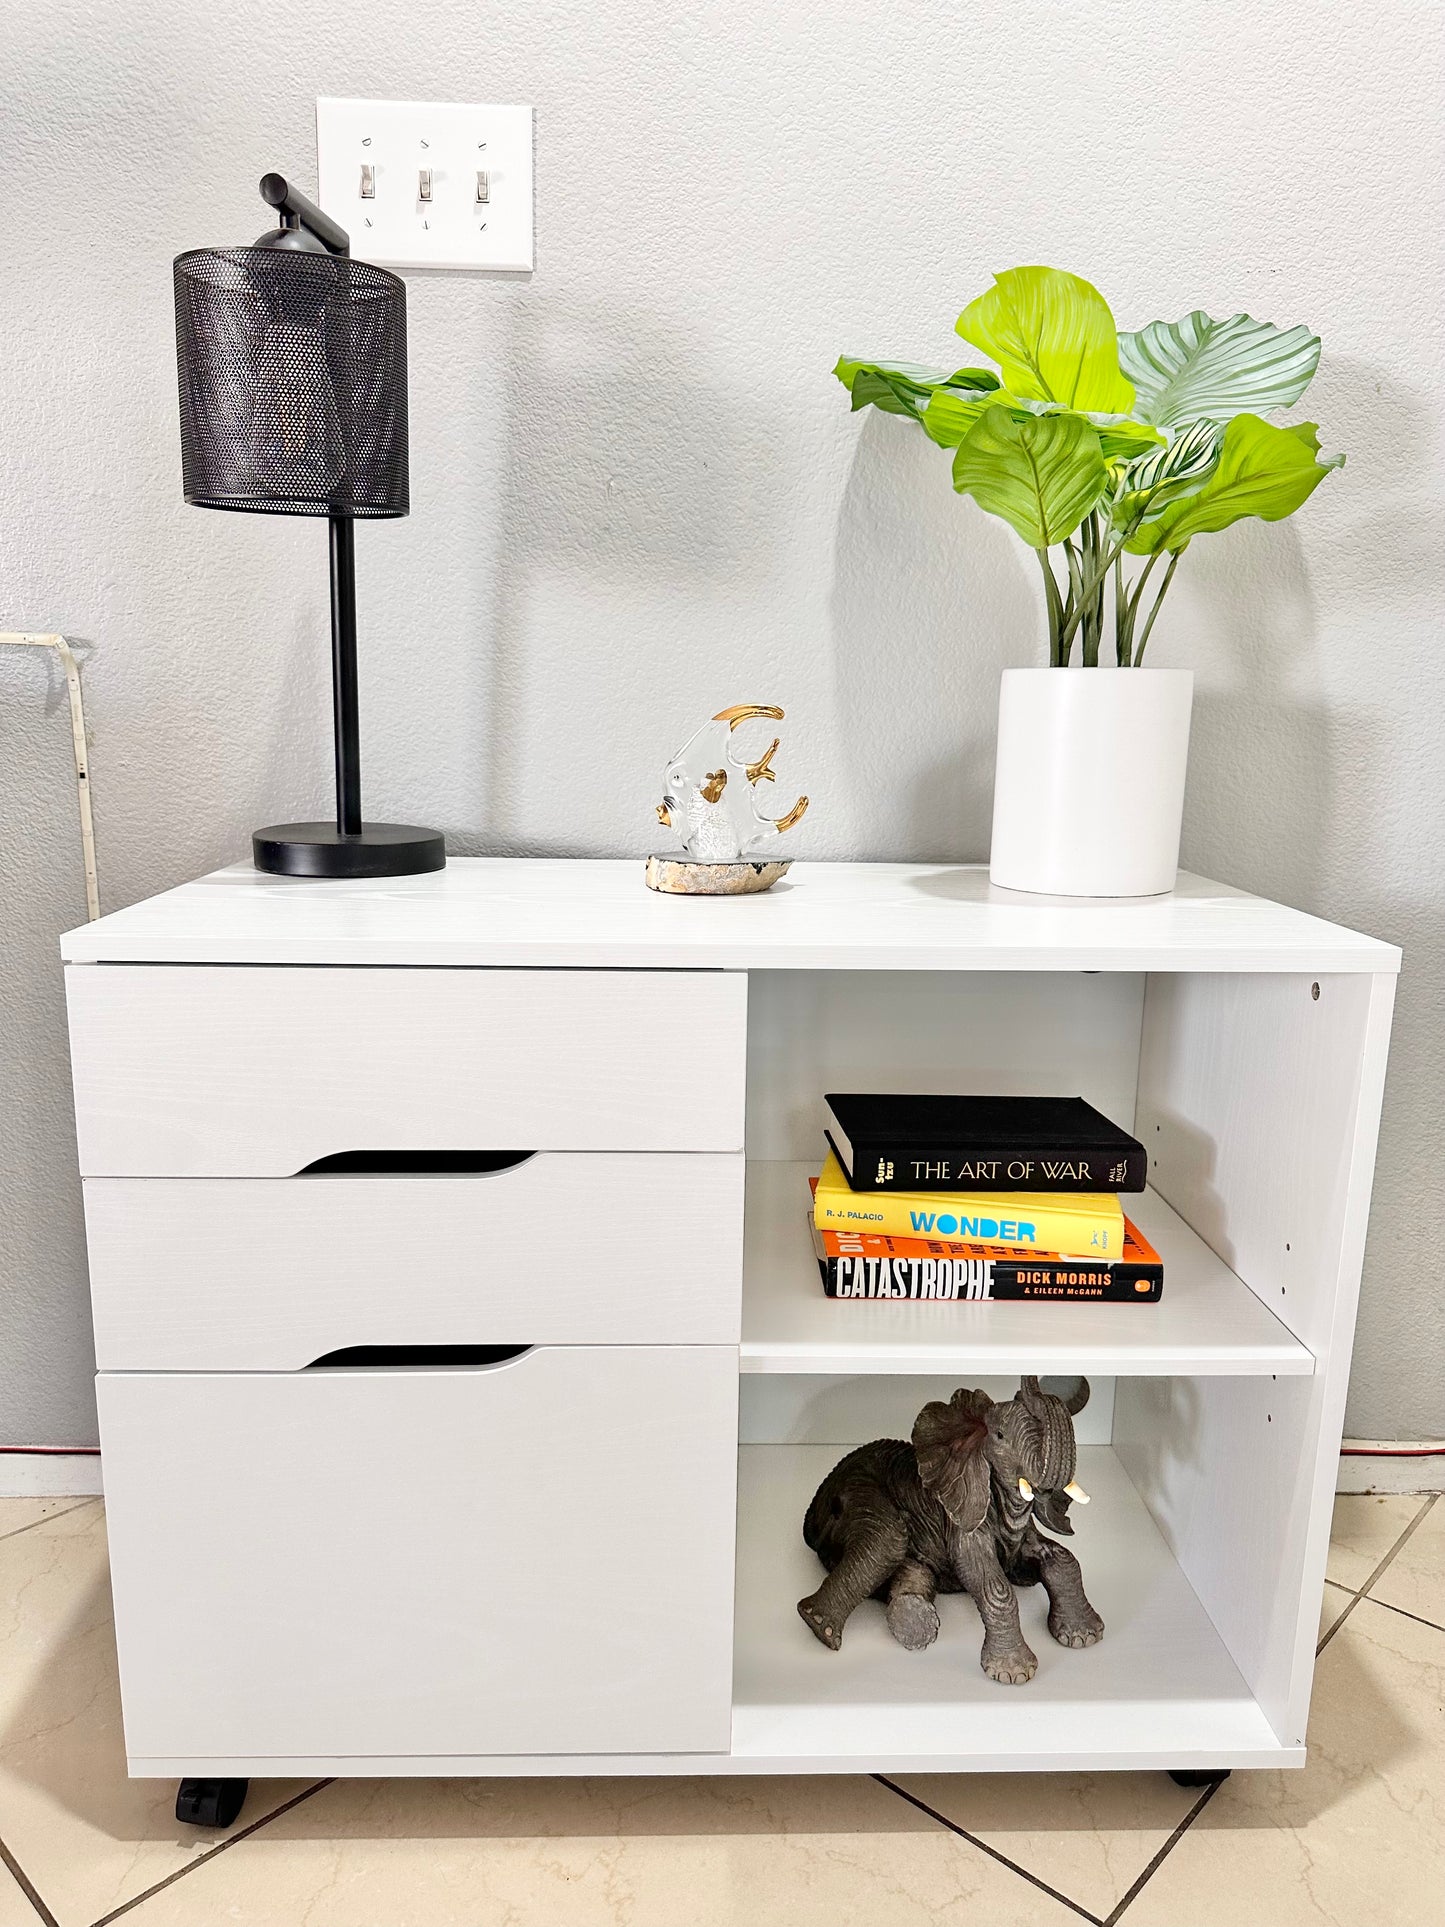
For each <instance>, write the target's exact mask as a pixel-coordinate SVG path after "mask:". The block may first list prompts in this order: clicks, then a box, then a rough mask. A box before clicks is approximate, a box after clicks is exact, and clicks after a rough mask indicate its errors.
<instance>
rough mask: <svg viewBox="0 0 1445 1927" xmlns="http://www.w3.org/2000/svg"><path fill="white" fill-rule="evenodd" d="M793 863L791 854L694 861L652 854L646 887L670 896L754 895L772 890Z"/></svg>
mask: <svg viewBox="0 0 1445 1927" xmlns="http://www.w3.org/2000/svg"><path fill="white" fill-rule="evenodd" d="M792 867H793V859H792V858H791V857H790V856H787V857H783V858H782V859H781V860H779V859H777V858H770V859H768V860H767V861H763V860H762V859H761V858H758V857H746V856H745V857H740V858H739V859H738V860H737V862H735V863H694V862H693V861H692V859H691V857H685V856H650V857H649V858H648V859H647V887H648V889H649V890H661V891H662V892H663V894H664V895H665V896H669V897H752V896H756V895H757V894H758V892H759V891H761V890H771V889H772V887H773V885H774V884H775V883H776V882H777V880H778V878H779V877H782V876H786V875H787V874H788V872H789V870H791V869H792Z"/></svg>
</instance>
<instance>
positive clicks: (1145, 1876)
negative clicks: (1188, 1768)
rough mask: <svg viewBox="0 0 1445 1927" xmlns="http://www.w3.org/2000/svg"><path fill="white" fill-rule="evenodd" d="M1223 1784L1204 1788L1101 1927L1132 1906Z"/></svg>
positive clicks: (1117, 1917) (1110, 1925) (1113, 1920)
mask: <svg viewBox="0 0 1445 1927" xmlns="http://www.w3.org/2000/svg"><path fill="white" fill-rule="evenodd" d="M1223 1785H1224V1782H1223V1780H1216V1781H1215V1782H1214V1785H1213V1786H1209V1787H1206V1788H1205V1789H1204V1792H1203V1793H1202V1794H1201V1796H1200V1797H1199V1799H1197V1800H1196V1801H1195V1802H1194V1805H1193V1806H1192V1807H1191V1808H1190V1809H1189V1811H1188V1813H1186V1814H1185V1816H1184V1818H1183V1819H1182V1820H1181V1821H1180V1822H1179V1825H1178V1826H1177V1827H1176V1828H1175V1829H1174V1831H1173V1833H1171V1834H1170V1836H1169V1838H1168V1839H1167V1840H1166V1841H1165V1842H1164V1845H1163V1846H1162V1847H1161V1848H1160V1849H1159V1851H1158V1853H1156V1854H1155V1856H1154V1858H1153V1859H1152V1860H1151V1861H1150V1862H1149V1864H1148V1866H1147V1867H1145V1869H1144V1870H1143V1872H1142V1873H1141V1874H1140V1875H1139V1877H1138V1879H1137V1880H1136V1881H1135V1882H1134V1884H1133V1886H1132V1887H1130V1889H1129V1891H1128V1892H1127V1893H1126V1894H1125V1895H1124V1897H1123V1899H1122V1900H1121V1901H1120V1902H1119V1904H1118V1905H1117V1906H1116V1907H1115V1908H1114V1910H1113V1912H1112V1913H1111V1914H1109V1915H1107V1916H1106V1917H1105V1919H1104V1921H1103V1923H1102V1927H1114V1923H1115V1922H1116V1921H1117V1920H1118V1919H1119V1918H1120V1916H1121V1915H1122V1914H1123V1912H1124V1909H1125V1908H1126V1907H1132V1906H1133V1904H1134V1902H1135V1901H1136V1900H1137V1899H1138V1898H1139V1896H1140V1894H1141V1893H1143V1891H1144V1889H1145V1887H1147V1886H1148V1884H1149V1882H1150V1881H1151V1880H1152V1879H1153V1878H1154V1876H1155V1874H1156V1873H1158V1871H1159V1869H1160V1868H1161V1867H1162V1866H1163V1865H1164V1862H1165V1861H1166V1860H1167V1859H1168V1858H1169V1856H1170V1854H1171V1853H1173V1851H1174V1849H1175V1848H1176V1847H1177V1846H1178V1845H1179V1842H1180V1841H1181V1840H1182V1839H1183V1838H1184V1836H1185V1834H1186V1833H1188V1831H1189V1829H1190V1828H1191V1827H1192V1826H1193V1825H1194V1822H1195V1821H1196V1820H1197V1819H1198V1818H1199V1816H1200V1814H1201V1813H1203V1811H1204V1809H1205V1808H1206V1807H1207V1806H1208V1805H1209V1802H1210V1801H1211V1800H1212V1799H1213V1798H1214V1796H1215V1794H1216V1793H1218V1791H1219V1789H1220V1788H1221V1787H1222V1786H1223Z"/></svg>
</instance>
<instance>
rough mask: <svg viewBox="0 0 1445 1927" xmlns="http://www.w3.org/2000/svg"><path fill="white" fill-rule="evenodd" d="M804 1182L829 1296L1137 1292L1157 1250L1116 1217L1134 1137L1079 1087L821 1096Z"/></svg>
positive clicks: (1138, 1185)
mask: <svg viewBox="0 0 1445 1927" xmlns="http://www.w3.org/2000/svg"><path fill="white" fill-rule="evenodd" d="M824 1101H825V1103H826V1105H827V1111H828V1128H827V1133H826V1135H827V1138H828V1146H829V1149H828V1157H827V1161H826V1162H825V1164H824V1166H823V1170H822V1174H821V1176H820V1177H818V1178H816V1179H814V1180H813V1213H812V1221H811V1222H812V1228H813V1244H814V1250H815V1251H816V1253H817V1256H818V1267H819V1270H820V1272H821V1274H822V1279H823V1289H824V1291H825V1292H826V1293H827V1294H828V1296H829V1297H830V1298H891V1299H946V1300H957V1299H979V1298H992V1299H1019V1298H1052V1299H1058V1298H1066V1299H1088V1298H1095V1299H1101V1300H1104V1301H1105V1302H1108V1303H1114V1304H1151V1303H1153V1302H1154V1300H1156V1299H1157V1298H1158V1297H1159V1296H1160V1294H1161V1293H1162V1291H1163V1289H1164V1267H1163V1265H1162V1264H1161V1263H1160V1260H1159V1254H1158V1252H1157V1251H1155V1250H1154V1248H1153V1247H1152V1246H1151V1245H1150V1244H1149V1242H1148V1240H1147V1239H1146V1238H1144V1237H1143V1236H1142V1235H1141V1233H1140V1232H1139V1230H1138V1229H1137V1227H1136V1226H1134V1225H1133V1224H1131V1223H1130V1221H1129V1219H1128V1218H1127V1217H1126V1216H1125V1215H1124V1210H1123V1206H1122V1205H1121V1204H1120V1202H1119V1196H1120V1193H1121V1192H1123V1193H1128V1192H1131V1191H1142V1190H1143V1189H1144V1182H1145V1176H1146V1168H1147V1159H1146V1157H1145V1154H1144V1147H1143V1145H1142V1144H1140V1143H1139V1141H1138V1139H1137V1138H1134V1137H1131V1136H1130V1135H1129V1133H1128V1132H1127V1131H1123V1130H1121V1129H1120V1128H1119V1126H1118V1125H1117V1124H1111V1123H1110V1121H1109V1119H1108V1118H1106V1117H1105V1116H1104V1115H1103V1114H1102V1113H1101V1112H1099V1111H1096V1110H1095V1109H1094V1107H1093V1105H1092V1104H1087V1103H1085V1101H1084V1099H1083V1098H1082V1097H902V1096H881V1095H876V1094H875V1095H868V1094H866V1093H861V1092H850V1093H846V1094H845V1093H839V1092H831V1093H829V1095H828V1096H827V1097H826V1099H825V1100H824Z"/></svg>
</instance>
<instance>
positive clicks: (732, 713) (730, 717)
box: [713, 703, 783, 729]
mask: <svg viewBox="0 0 1445 1927" xmlns="http://www.w3.org/2000/svg"><path fill="white" fill-rule="evenodd" d="M754 716H770V717H771V718H772V719H773V721H774V722H775V723H780V722H781V721H782V720H783V712H782V710H781V709H779V708H778V706H777V704H776V703H734V704H733V706H732V708H731V709H720V710H719V711H718V713H717V714H716V716H714V717H713V721H714V722H715V723H726V724H727V726H728V728H729V729H736V728H737V726H738V724H739V723H747V722H751V721H752V719H753V717H754Z"/></svg>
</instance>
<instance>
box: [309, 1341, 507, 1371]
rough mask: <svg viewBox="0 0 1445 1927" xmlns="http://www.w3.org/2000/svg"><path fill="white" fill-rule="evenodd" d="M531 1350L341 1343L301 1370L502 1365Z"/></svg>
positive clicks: (374, 1369) (421, 1369)
mask: <svg viewBox="0 0 1445 1927" xmlns="http://www.w3.org/2000/svg"><path fill="white" fill-rule="evenodd" d="M531 1350H532V1347H531V1346H530V1345H343V1346H342V1347H341V1349H340V1350H339V1351H334V1352H323V1353H322V1355H321V1356H320V1358H313V1359H312V1361H311V1363H310V1364H309V1365H306V1366H303V1368H302V1369H303V1370H304V1371H308V1372H326V1371H337V1372H341V1371H347V1370H351V1371H356V1370H358V1369H360V1368H361V1367H363V1366H365V1367H369V1368H370V1369H372V1370H373V1371H392V1372H400V1371H411V1372H415V1371H424V1370H426V1369H427V1368H428V1367H429V1366H430V1367H433V1368H442V1367H449V1368H451V1369H452V1370H455V1369H456V1368H457V1367H458V1366H462V1365H506V1364H509V1363H510V1362H511V1360H512V1359H514V1358H522V1357H524V1356H525V1354H526V1353H528V1352H529V1351H531Z"/></svg>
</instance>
